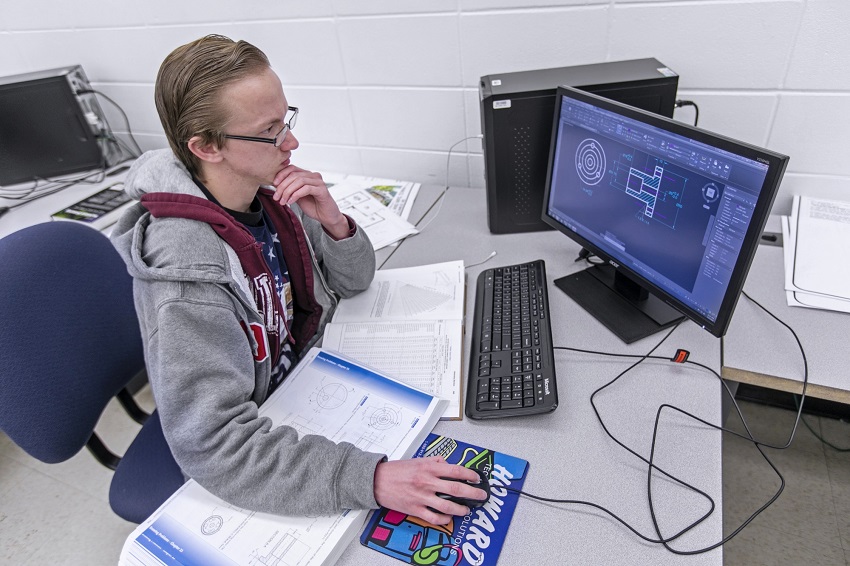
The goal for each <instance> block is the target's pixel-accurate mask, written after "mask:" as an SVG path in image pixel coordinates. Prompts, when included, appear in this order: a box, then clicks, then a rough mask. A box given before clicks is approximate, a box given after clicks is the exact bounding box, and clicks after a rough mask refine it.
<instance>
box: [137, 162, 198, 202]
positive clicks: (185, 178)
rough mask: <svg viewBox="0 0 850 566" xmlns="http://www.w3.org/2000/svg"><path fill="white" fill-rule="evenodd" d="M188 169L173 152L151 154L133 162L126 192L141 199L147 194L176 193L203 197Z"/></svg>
mask: <svg viewBox="0 0 850 566" xmlns="http://www.w3.org/2000/svg"><path fill="white" fill-rule="evenodd" d="M191 179H192V176H191V175H190V174H189V171H188V170H187V169H186V167H185V166H184V165H183V164H182V163H180V161H179V160H178V159H177V158H176V157H175V155H174V152H172V151H171V150H170V149H157V150H154V151H148V152H146V153H144V154H142V156H141V157H140V158H138V159H137V160H136V162H135V163H133V166H132V167H131V168H130V171H129V172H128V173H127V177H126V179H125V181H124V192H126V193H127V194H128V195H130V196H131V197H133V198H134V199H136V200H138V199H141V198H142V195H145V194H147V193H159V192H166V193H176V194H189V195H194V196H198V197H201V198H206V197H204V193H203V192H202V191H201V189H199V188H198V186H197V185H195V183H194V182H192V180H191Z"/></svg>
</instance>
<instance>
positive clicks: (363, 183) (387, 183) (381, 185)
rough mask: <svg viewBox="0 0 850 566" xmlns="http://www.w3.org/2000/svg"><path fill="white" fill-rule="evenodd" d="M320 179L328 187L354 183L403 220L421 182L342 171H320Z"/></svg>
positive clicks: (411, 206)
mask: <svg viewBox="0 0 850 566" xmlns="http://www.w3.org/2000/svg"><path fill="white" fill-rule="evenodd" d="M322 179H323V180H324V181H325V184H326V185H327V186H328V188H331V187H332V186H334V185H338V184H340V183H345V184H349V185H355V186H357V187H359V188H361V189H363V190H365V191H366V192H367V193H369V194H370V195H372V197H374V198H375V200H377V201H378V202H380V203H381V204H382V205H384V206H386V207H387V208H389V209H390V210H392V211H393V212H395V213H396V214H398V215H399V216H401V217H402V218H403V219H404V220H407V219H408V217H409V216H410V211H411V210H412V209H413V201H414V200H415V199H416V195H417V193H418V192H419V187H421V186H422V185H421V183H411V182H409V181H397V180H395V179H382V178H379V177H363V176H360V175H347V174H342V173H322Z"/></svg>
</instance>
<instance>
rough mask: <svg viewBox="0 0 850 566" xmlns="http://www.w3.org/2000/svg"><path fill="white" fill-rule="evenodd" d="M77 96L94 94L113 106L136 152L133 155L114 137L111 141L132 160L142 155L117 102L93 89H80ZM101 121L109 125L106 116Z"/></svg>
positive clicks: (124, 113) (128, 122) (126, 118)
mask: <svg viewBox="0 0 850 566" xmlns="http://www.w3.org/2000/svg"><path fill="white" fill-rule="evenodd" d="M77 94H94V95H96V96H100V97H101V98H103V99H104V100H106V101H107V102H109V103H110V104H111V105H112V106H114V107H115V108H116V109H117V110H118V112H120V113H121V117H122V118H123V119H124V124H125V125H126V126H127V135H128V137H129V138H130V140H131V141H132V142H133V146H134V147H135V150H136V152H135V153H134V152H133V150H131V149H130V148H129V147H127V145H126V144H124V143H123V142H121V141H120V140H119V139H118V138H116V137H114V136H113V137H112V138H110V139H111V141H114V142H115V143H116V144H118V145H119V146H121V147H122V148H123V149H124V150H126V151H127V152H128V153H129V154H130V155H131V156H132V157H133V158H138V157H140V156H141V155H142V153H144V152H143V151H142V148H141V147H139V143H138V142H137V141H136V137H135V136H134V135H133V130H132V128H130V119H129V118H128V117H127V113H126V112H124V109H123V108H121V105H120V104H118V103H117V102H115V101H114V100H112V99H111V98H110V97H108V96H106V95H105V94H104V93H102V92H100V91H99V90H95V89H80V90H78V91H77ZM103 120H104V122H106V123H107V125H108V124H109V122H107V121H106V116H103ZM109 131H112V128H109Z"/></svg>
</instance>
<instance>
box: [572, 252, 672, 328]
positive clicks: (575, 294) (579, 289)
mask: <svg viewBox="0 0 850 566" xmlns="http://www.w3.org/2000/svg"><path fill="white" fill-rule="evenodd" d="M555 285H556V286H557V287H558V288H559V289H560V290H562V291H563V292H564V293H566V294H567V295H569V296H570V297H571V298H572V299H573V300H574V301H575V302H577V303H578V304H579V306H581V307H582V308H583V309H584V310H586V311H587V312H589V313H590V314H591V315H592V316H593V317H594V318H596V320H598V321H599V322H601V323H602V324H604V325H605V326H606V327H607V328H608V330H610V331H611V332H613V333H614V334H616V335H617V336H618V337H619V338H620V339H621V340H622V341H623V342H625V343H626V344H631V343H632V342H635V341H637V340H640V339H641V338H646V337H647V336H651V335H652V334H655V333H656V332H659V331H661V330H663V329H665V328H667V327H669V326H672V325H673V324H675V323H677V322H679V321H680V320H682V319H683V318H684V315H682V313H680V312H679V311H677V310H676V309H674V308H673V307H671V306H670V305H668V304H666V303H664V302H663V301H661V299H659V298H658V297H655V296H654V295H651V294H650V293H649V292H648V291H647V290H646V289H644V288H643V287H641V286H640V285H638V284H637V283H635V282H634V281H632V280H631V279H629V278H628V277H626V276H625V275H622V274H621V273H619V272H617V270H615V269H614V268H613V267H612V266H610V265H608V264H601V265H594V266H593V267H589V268H587V269H585V270H583V271H579V272H578V273H573V274H571V275H567V276H565V277H561V278H560V279H556V280H555Z"/></svg>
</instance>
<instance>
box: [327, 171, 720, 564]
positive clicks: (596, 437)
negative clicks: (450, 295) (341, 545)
mask: <svg viewBox="0 0 850 566" xmlns="http://www.w3.org/2000/svg"><path fill="white" fill-rule="evenodd" d="M446 198H447V201H446V202H445V203H444V204H443V206H442V207H441V208H440V209H439V215H438V216H437V218H436V219H435V220H434V221H433V222H432V223H431V224H430V225H428V227H427V228H426V229H425V230H424V231H423V232H422V233H421V234H419V235H417V236H414V237H411V238H408V239H407V240H406V241H405V242H404V243H403V244H401V246H400V247H399V248H398V250H396V251H395V252H394V253H393V254H392V255H391V257H389V259H388V260H387V262H386V265H385V267H388V268H389V267H405V266H412V265H421V264H427V263H434V262H441V261H448V260H455V259H462V260H464V262H465V263H466V264H467V265H470V264H473V263H477V262H479V261H481V260H482V259H484V258H486V257H487V256H488V255H489V254H490V253H491V252H492V251H496V252H497V255H496V257H494V258H492V259H491V260H489V261H488V262H486V263H484V264H483V265H479V266H475V267H470V268H468V269H467V275H468V286H467V335H466V336H465V342H466V343H465V352H467V353H468V352H469V343H470V340H471V337H470V336H469V332H470V331H471V316H472V309H473V300H474V295H475V283H476V280H477V276H478V274H479V273H480V272H481V271H482V270H484V269H487V268H489V267H496V266H499V265H507V264H512V263H519V262H522V261H528V260H531V259H537V258H542V259H544V260H545V261H546V268H547V276H548V280H549V281H548V282H549V297H550V302H551V311H552V321H553V324H552V331H553V336H554V343H555V345H556V346H566V345H568V346H572V347H579V348H588V349H596V350H603V351H608V352H618V353H635V354H638V353H646V352H647V351H649V350H650V349H651V348H652V346H653V345H655V344H656V343H657V341H658V340H659V338H660V335H657V336H653V337H650V338H647V339H645V340H642V341H639V342H637V343H635V344H632V345H630V346H627V345H625V344H623V343H622V342H620V341H619V339H617V338H616V337H614V336H613V335H612V334H611V333H610V332H608V331H607V330H606V329H605V328H604V327H602V326H601V325H600V324H599V323H598V322H596V321H595V320H593V319H592V318H591V317H590V316H588V315H587V314H586V313H585V312H584V311H583V310H582V309H581V308H580V307H578V306H577V305H576V304H575V303H574V302H573V301H572V300H571V299H569V298H567V297H566V295H564V294H563V293H561V292H560V291H559V290H558V289H557V288H556V287H555V285H554V283H553V282H552V281H553V279H555V278H557V277H560V276H562V275H565V274H567V273H568V272H571V271H575V270H578V269H580V268H581V266H580V265H579V264H576V263H574V262H573V260H574V258H575V257H576V254H577V253H578V251H579V248H578V246H576V245H575V244H573V243H572V242H571V241H570V240H569V239H568V238H566V237H565V236H563V235H562V234H559V233H557V232H554V231H552V232H537V233H528V234H514V235H493V234H490V232H489V231H488V229H487V224H486V211H485V196H484V191H483V190H481V189H462V188H461V189H459V188H452V189H450V190H449V191H448V192H447V194H446ZM434 209H436V207H434ZM434 209H432V211H431V212H430V213H429V215H426V217H425V222H427V221H428V219H429V218H430V215H431V214H433V213H434ZM423 224H424V222H423ZM679 347H681V348H685V349H688V350H690V351H691V359H694V360H696V361H699V362H702V363H705V364H706V365H708V366H710V367H713V368H715V369H716V370H717V371H719V365H720V341H719V340H717V339H716V338H713V337H712V336H711V335H709V334H708V333H706V332H705V331H703V330H700V329H699V328H697V327H696V325H694V324H692V323H684V324H683V325H682V326H681V327H680V328H679V329H678V330H677V331H676V332H675V333H674V334H673V336H672V337H671V338H670V340H669V343H666V344H664V345H663V346H662V347H661V349H660V350H659V353H660V354H663V355H668V356H672V355H673V353H674V351H675V349H676V348H679ZM555 360H556V365H557V375H558V387H559V397H560V399H559V400H560V406H559V407H558V409H557V410H556V411H555V412H553V413H551V414H548V415H538V416H532V417H523V418H514V419H499V420H495V421H473V420H470V419H468V418H464V419H463V420H462V421H443V422H440V423H439V424H438V425H437V427H436V428H435V432H437V433H439V434H443V435H446V436H451V437H455V438H458V439H461V440H464V441H467V442H470V443H473V444H478V445H482V446H486V447H489V448H493V449H495V450H499V451H502V452H505V453H508V454H513V455H515V456H519V457H522V458H525V459H527V460H528V461H529V462H530V466H529V473H528V479H527V481H526V483H525V489H526V490H527V491H529V492H531V493H533V494H537V495H542V496H548V497H553V498H563V499H578V500H585V501H590V502H593V503H597V504H599V505H603V506H605V507H607V508H608V509H610V510H611V511H613V512H615V513H617V514H618V515H619V516H621V517H622V518H623V519H624V520H626V521H627V522H629V523H630V524H632V525H633V526H634V527H636V528H637V529H639V531H640V532H642V533H643V534H645V535H651V536H652V537H653V538H654V530H653V527H652V522H651V519H650V514H649V508H648V505H647V495H646V489H647V483H646V468H647V466H646V464H644V463H643V462H641V461H640V460H638V459H636V458H635V457H634V456H632V455H630V454H628V453H627V452H625V451H624V450H623V449H622V448H620V447H619V446H617V445H616V444H615V443H614V442H613V441H611V440H610V439H609V438H608V437H607V436H606V435H605V433H604V431H603V430H602V428H601V426H600V425H599V423H598V421H597V420H596V417H595V415H594V413H593V409H592V407H591V405H590V401H589V398H590V395H591V393H592V392H593V390H595V389H596V388H598V387H601V386H602V385H604V384H606V383H608V382H609V381H611V380H612V379H613V378H614V377H616V375H617V374H618V373H619V372H621V371H622V370H624V369H625V368H626V367H628V365H629V364H630V362H628V361H623V360H621V359H612V358H603V357H599V356H594V355H589V354H581V353H574V352H566V351H557V352H556V354H555ZM665 402H667V403H670V404H672V405H676V406H678V407H681V408H683V409H685V410H688V411H690V412H692V413H694V414H697V415H699V416H700V417H702V418H705V419H706V420H708V421H709V422H713V423H718V424H719V423H720V422H721V385H720V382H719V380H718V379H717V378H716V377H714V376H713V375H711V374H709V373H708V372H705V371H703V370H693V369H688V368H686V367H683V366H676V365H673V364H670V363H663V362H657V363H656V362H651V363H647V364H645V365H642V366H640V367H639V368H638V369H636V370H634V371H632V372H630V373H629V374H627V375H626V376H625V377H624V378H622V379H621V380H620V381H619V382H618V383H617V384H615V385H614V386H612V387H610V388H608V389H607V390H606V391H605V392H604V393H602V394H600V395H598V396H597V404H598V406H599V408H600V413H601V414H602V416H603V418H604V419H605V420H606V424H607V426H608V427H609V429H610V430H611V432H612V433H614V434H615V435H616V436H618V438H620V439H621V440H622V441H623V442H624V443H626V444H627V445H629V446H630V447H632V448H633V449H635V450H636V451H638V452H639V453H641V454H643V455H645V456H648V455H649V450H650V445H651V441H652V431H653V424H654V420H655V415H656V411H657V408H658V407H659V405H660V404H661V403H665ZM656 463H657V465H658V466H660V467H662V468H663V469H665V470H667V471H669V472H670V473H672V474H674V475H676V476H678V477H680V478H682V479H683V480H685V481H687V482H688V483H690V484H692V485H694V486H696V487H698V488H699V489H701V490H703V491H705V492H706V493H708V494H709V495H710V496H711V497H712V498H714V501H715V503H716V505H717V509H716V510H715V513H714V514H713V515H712V516H711V517H710V518H709V519H707V520H706V521H705V522H704V523H703V524H701V525H700V526H698V527H697V528H695V529H694V530H693V531H691V532H689V533H687V534H686V535H684V536H683V537H681V539H680V540H678V541H676V542H674V543H673V546H674V547H675V548H677V549H682V550H690V549H697V548H701V547H704V546H708V545H710V544H714V543H716V542H717V541H719V540H720V539H721V538H722V517H721V513H720V510H721V509H722V482H721V468H722V466H721V434H720V433H719V432H717V431H715V430H713V429H710V428H709V427H705V426H703V425H699V424H698V423H696V422H694V421H688V420H685V419H684V418H683V417H682V416H680V415H678V414H674V413H672V412H665V413H663V414H662V418H661V427H660V432H659V436H658V441H657V461H656ZM653 498H654V500H655V502H656V513H657V515H658V517H659V524H660V525H661V528H662V531H663V532H664V533H665V534H666V535H668V536H669V535H670V534H672V533H673V532H677V531H678V530H679V529H680V528H682V527H683V526H684V525H686V524H687V523H689V522H690V521H692V520H694V519H695V518H697V517H698V516H700V515H701V514H702V513H704V512H706V511H707V509H708V505H707V503H706V502H705V500H703V499H701V498H699V497H697V496H695V495H693V494H692V493H690V492H686V491H685V490H684V489H682V488H680V487H677V486H676V485H674V484H672V483H671V482H669V481H664V480H662V479H660V478H658V477H657V474H656V478H655V479H654V480H653ZM565 563H571V564H605V565H616V564H624V565H625V564H629V565H634V564H652V565H668V564H669V565H673V564H689V565H690V564H700V565H703V564H705V565H707V564H711V565H715V566H718V565H720V564H722V549H719V548H718V549H715V550H713V551H711V552H709V553H705V554H700V555H695V556H690V557H688V556H678V555H674V554H672V553H670V552H668V551H667V550H665V549H664V548H663V547H661V546H660V545H654V544H649V543H645V542H643V541H641V540H639V539H638V538H637V537H635V535H633V534H632V533H630V532H629V531H627V530H626V528H625V527H623V526H621V525H620V524H619V523H616V522H615V521H614V520H613V519H611V518H609V517H608V516H606V515H604V514H602V513H601V512H599V511H596V510H593V509H591V508H588V507H580V506H576V505H551V504H544V503H538V502H535V501H533V500H530V499H526V498H522V499H520V501H519V504H518V506H517V509H516V513H515V515H514V517H513V521H512V522H511V526H510V530H509V532H508V536H507V540H506V543H505V547H504V548H503V550H502V553H501V558H500V560H499V564H500V566H506V565H513V564H517V565H528V564H565ZM339 564H340V565H348V566H351V565H360V564H387V565H394V564H398V562H397V561H396V560H395V559H393V558H390V557H388V556H384V555H381V554H379V553H377V552H374V551H372V550H370V549H367V548H365V547H363V546H361V545H360V543H359V540H358V541H355V542H353V543H351V545H350V546H349V548H347V549H346V551H345V552H344V553H343V555H342V558H341V559H340V561H339Z"/></svg>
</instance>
